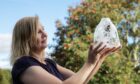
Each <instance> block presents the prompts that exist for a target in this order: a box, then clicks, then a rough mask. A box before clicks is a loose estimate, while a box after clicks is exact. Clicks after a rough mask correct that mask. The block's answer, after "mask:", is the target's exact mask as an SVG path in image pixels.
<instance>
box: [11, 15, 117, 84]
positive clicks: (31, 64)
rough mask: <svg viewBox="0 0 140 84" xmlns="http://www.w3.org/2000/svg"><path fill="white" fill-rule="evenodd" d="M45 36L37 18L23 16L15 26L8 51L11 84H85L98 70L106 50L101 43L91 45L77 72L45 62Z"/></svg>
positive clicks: (108, 51)
mask: <svg viewBox="0 0 140 84" xmlns="http://www.w3.org/2000/svg"><path fill="white" fill-rule="evenodd" d="M46 47H47V34H46V33H45V31H44V28H43V26H42V24H41V23H40V21H39V18H38V17H37V16H35V17H24V18H22V19H20V20H19V21H18V22H17V23H16V24H15V27H14V30H13V36H12V48H11V63H12V64H13V68H12V79H13V84H86V83H88V81H89V80H90V79H91V78H92V77H93V76H94V75H95V73H96V72H97V71H98V69H99V67H100V65H101V64H102V62H103V61H104V59H105V58H106V56H107V54H109V53H110V52H114V51H116V50H117V49H118V48H112V49H108V48H106V46H105V45H104V46H103V43H100V44H95V45H93V44H92V45H91V46H90V48H89V53H88V58H87V61H86V62H85V64H84V65H83V67H82V68H81V69H80V70H79V71H78V72H77V73H74V72H73V71H71V70H69V69H66V68H64V67H62V66H60V65H58V64H57V63H55V62H54V61H53V60H50V59H46V58H45V56H44V49H45V48H46Z"/></svg>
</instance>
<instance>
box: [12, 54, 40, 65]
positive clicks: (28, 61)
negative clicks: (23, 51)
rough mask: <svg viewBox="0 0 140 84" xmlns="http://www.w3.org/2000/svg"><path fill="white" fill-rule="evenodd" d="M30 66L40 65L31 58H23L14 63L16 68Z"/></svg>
mask: <svg viewBox="0 0 140 84" xmlns="http://www.w3.org/2000/svg"><path fill="white" fill-rule="evenodd" d="M29 65H38V63H37V61H36V60H35V59H33V58H32V57H30V56H22V57H21V58H19V59H18V60H17V61H16V62H15V63H14V66H29ZM14 66H13V67H14Z"/></svg>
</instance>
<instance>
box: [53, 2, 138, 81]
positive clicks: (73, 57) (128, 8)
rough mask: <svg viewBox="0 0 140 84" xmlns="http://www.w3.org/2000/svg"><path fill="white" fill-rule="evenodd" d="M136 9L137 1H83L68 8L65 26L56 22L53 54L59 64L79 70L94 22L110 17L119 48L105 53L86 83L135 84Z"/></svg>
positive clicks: (91, 34)
mask: <svg viewBox="0 0 140 84" xmlns="http://www.w3.org/2000/svg"><path fill="white" fill-rule="evenodd" d="M139 9H140V3H139V1H137V0H85V1H83V2H81V4H79V5H78V6H77V7H74V8H72V7H70V8H69V10H68V11H69V17H67V25H63V24H62V23H61V22H60V21H57V22H56V26H57V32H56V37H57V38H55V39H54V40H55V41H56V42H57V45H56V46H54V48H55V50H54V52H53V53H52V55H53V56H55V59H56V61H57V62H58V63H60V64H61V65H62V66H65V67H67V68H69V69H72V70H73V71H78V70H79V69H80V68H81V66H82V65H83V63H84V61H85V60H86V57H87V54H88V53H87V52H88V48H89V44H90V43H91V42H92V41H93V39H94V38H93V32H94V29H95V27H96V25H97V24H98V23H99V21H100V20H101V18H103V17H109V18H111V20H112V21H113V23H114V24H115V25H116V26H117V28H118V33H119V37H120V41H121V44H122V49H121V50H120V51H118V52H116V53H114V54H112V55H110V56H108V58H107V59H106V61H105V62H104V63H103V65H102V67H101V69H100V70H99V71H98V73H97V74H96V75H95V76H94V78H93V79H92V80H91V81H90V82H89V84H138V83H139V82H140V80H139V77H140V76H139V69H140V65H139V64H140V63H139V62H140V60H139V56H140V31H139V29H140V11H139ZM130 39H132V42H130Z"/></svg>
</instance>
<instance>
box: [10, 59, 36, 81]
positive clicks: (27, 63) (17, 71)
mask: <svg viewBox="0 0 140 84" xmlns="http://www.w3.org/2000/svg"><path fill="white" fill-rule="evenodd" d="M31 66H39V63H38V62H37V61H36V60H35V59H33V58H32V57H30V56H23V57H21V58H19V59H18V60H16V62H15V63H14V65H13V68H12V76H13V78H19V77H20V76H21V74H22V73H23V72H24V71H25V70H26V69H27V68H29V67H31Z"/></svg>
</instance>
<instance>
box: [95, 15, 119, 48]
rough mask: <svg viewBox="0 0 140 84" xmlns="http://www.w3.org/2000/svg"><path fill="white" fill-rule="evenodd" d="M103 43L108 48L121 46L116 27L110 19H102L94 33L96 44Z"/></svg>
mask: <svg viewBox="0 0 140 84" xmlns="http://www.w3.org/2000/svg"><path fill="white" fill-rule="evenodd" d="M100 42H103V43H104V44H106V45H107V47H108V48H112V47H118V46H121V44H120V40H119V37H118V32H117V29H116V27H115V25H114V24H113V23H112V22H111V20H110V19H109V18H102V19H101V21H100V23H99V24H98V25H97V27H96V29H95V32H94V43H100Z"/></svg>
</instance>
